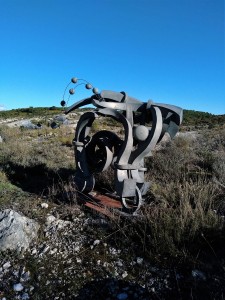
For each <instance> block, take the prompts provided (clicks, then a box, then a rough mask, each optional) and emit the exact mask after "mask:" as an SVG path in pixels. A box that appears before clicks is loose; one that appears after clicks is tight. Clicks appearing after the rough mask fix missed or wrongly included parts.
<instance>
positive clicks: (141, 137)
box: [134, 125, 149, 142]
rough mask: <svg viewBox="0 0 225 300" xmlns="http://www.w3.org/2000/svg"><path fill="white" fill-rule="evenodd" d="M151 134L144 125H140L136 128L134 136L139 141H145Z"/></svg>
mask: <svg viewBox="0 0 225 300" xmlns="http://www.w3.org/2000/svg"><path fill="white" fill-rule="evenodd" d="M148 134H149V130H148V128H147V127H145V126H144V125H139V126H137V127H135V128H134V138H135V139H136V140H137V141H139V142H143V141H145V140H146V139H147V137H148Z"/></svg>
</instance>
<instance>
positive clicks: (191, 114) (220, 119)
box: [183, 110, 225, 127]
mask: <svg viewBox="0 0 225 300" xmlns="http://www.w3.org/2000/svg"><path fill="white" fill-rule="evenodd" d="M224 124H225V114H224V115H213V114H210V113H207V112H200V111H195V110H184V120H183V126H206V125H207V126H208V127H215V126H218V125H219V126H223V125H224Z"/></svg>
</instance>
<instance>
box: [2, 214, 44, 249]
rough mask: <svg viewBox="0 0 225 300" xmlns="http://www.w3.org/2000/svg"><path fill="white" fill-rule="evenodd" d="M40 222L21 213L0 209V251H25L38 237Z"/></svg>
mask: <svg viewBox="0 0 225 300" xmlns="http://www.w3.org/2000/svg"><path fill="white" fill-rule="evenodd" d="M39 227H40V226H39V224H38V223H37V222H36V221H34V220H31V219H29V218H27V217H25V216H23V215H20V214H19V213H17V212H15V211H13V210H10V209H5V210H0V251H6V250H13V251H17V252H24V251H25V250H26V249H28V248H29V244H30V242H31V241H32V240H33V239H34V238H36V237H37V232H38V229H39Z"/></svg>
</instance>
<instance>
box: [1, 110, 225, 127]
mask: <svg viewBox="0 0 225 300" xmlns="http://www.w3.org/2000/svg"><path fill="white" fill-rule="evenodd" d="M87 109H88V108H82V109H80V110H82V111H83V110H87ZM63 111H64V109H63V108H61V107H56V106H52V107H28V108H18V109H12V110H7V111H0V118H3V119H8V118H33V117H38V116H52V115H55V114H59V113H63ZM224 124H225V114H224V115H213V114H210V113H207V112H200V111H194V110H184V120H183V124H182V125H183V126H191V127H192V126H194V127H196V126H200V127H202V126H207V127H209V128H210V127H215V126H218V125H219V126H223V125H224Z"/></svg>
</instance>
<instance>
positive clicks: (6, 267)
mask: <svg viewBox="0 0 225 300" xmlns="http://www.w3.org/2000/svg"><path fill="white" fill-rule="evenodd" d="M2 267H3V269H5V270H6V269H8V268H10V267H11V264H10V262H9V261H7V262H6V263H5V264H4V265H3V266H2Z"/></svg>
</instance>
